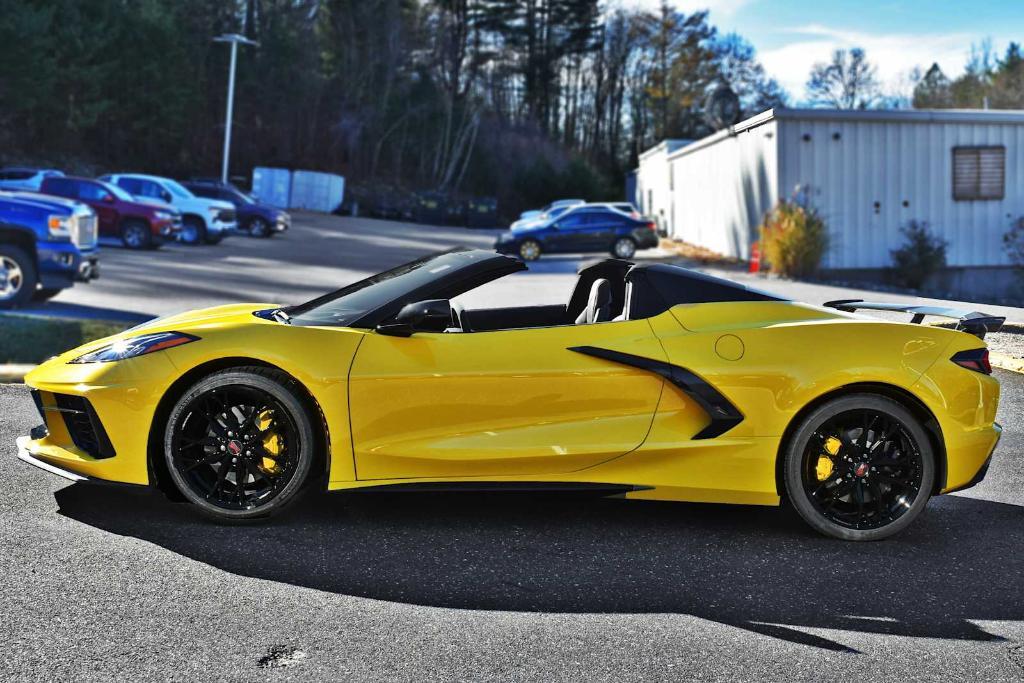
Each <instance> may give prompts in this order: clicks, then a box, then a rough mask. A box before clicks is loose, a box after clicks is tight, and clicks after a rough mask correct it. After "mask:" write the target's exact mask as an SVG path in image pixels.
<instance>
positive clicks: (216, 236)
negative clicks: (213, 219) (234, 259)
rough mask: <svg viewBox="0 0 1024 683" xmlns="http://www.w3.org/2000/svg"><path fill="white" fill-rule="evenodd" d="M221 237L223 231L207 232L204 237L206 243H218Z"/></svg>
mask: <svg viewBox="0 0 1024 683" xmlns="http://www.w3.org/2000/svg"><path fill="white" fill-rule="evenodd" d="M223 239H224V233H223V232H207V233H206V237H205V238H204V240H205V241H206V243H207V244H220V242H221V240H223Z"/></svg>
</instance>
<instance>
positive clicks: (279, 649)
mask: <svg viewBox="0 0 1024 683" xmlns="http://www.w3.org/2000/svg"><path fill="white" fill-rule="evenodd" d="M305 658H306V653H305V652H303V651H302V650H300V649H299V648H297V647H292V646H291V645H273V646H271V647H270V649H269V650H267V654H265V655H263V656H262V657H260V658H259V660H258V661H257V662H256V665H257V666H258V667H260V668H261V669H286V668H288V667H291V666H295V665H296V664H299V663H300V662H301V661H302V660H304V659H305Z"/></svg>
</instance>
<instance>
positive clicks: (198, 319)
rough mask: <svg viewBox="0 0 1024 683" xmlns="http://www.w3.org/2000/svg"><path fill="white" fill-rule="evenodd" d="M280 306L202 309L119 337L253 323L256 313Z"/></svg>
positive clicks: (143, 325)
mask: <svg viewBox="0 0 1024 683" xmlns="http://www.w3.org/2000/svg"><path fill="white" fill-rule="evenodd" d="M280 306H281V304H270V303H264V304H227V305H224V306H213V307H211V308H200V309H197V310H194V311H185V312H183V313H175V314H173V315H165V316H163V317H160V318H155V319H153V320H149V321H146V322H144V323H141V324H139V325H136V326H135V327H132V328H130V329H128V330H125V331H124V332H122V333H121V334H120V335H118V336H127V337H133V336H137V335H140V334H150V333H152V332H170V331H174V332H186V331H195V330H198V329H201V328H203V327H206V326H209V325H218V326H221V325H225V324H233V323H251V322H252V321H253V319H254V316H253V313H254V312H256V311H263V310H266V309H268V308H271V309H272V308H279V307H280Z"/></svg>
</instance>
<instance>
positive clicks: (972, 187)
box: [953, 146, 1006, 201]
mask: <svg viewBox="0 0 1024 683" xmlns="http://www.w3.org/2000/svg"><path fill="white" fill-rule="evenodd" d="M1005 186H1006V148H1005V147H1002V146H998V147H954V148H953V199H954V200H956V201H972V200H983V199H1002V198H1003V196H1004V192H1005Z"/></svg>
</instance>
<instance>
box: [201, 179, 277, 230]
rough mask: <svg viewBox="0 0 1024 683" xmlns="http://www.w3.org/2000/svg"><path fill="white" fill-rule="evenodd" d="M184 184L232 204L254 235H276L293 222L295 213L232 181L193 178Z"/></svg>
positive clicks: (243, 226) (241, 226) (241, 223)
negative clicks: (267, 202) (278, 206)
mask: <svg viewBox="0 0 1024 683" xmlns="http://www.w3.org/2000/svg"><path fill="white" fill-rule="evenodd" d="M182 185H184V186H185V188H186V189H187V190H188V191H189V192H191V193H192V194H194V195H196V196H197V197H205V198H206V199H221V200H224V201H226V202H230V203H231V204H233V205H234V207H235V215H236V217H237V221H238V227H239V229H241V230H244V231H246V232H248V233H249V234H250V235H252V236H253V237H273V236H274V235H275V234H276V233H279V232H284V231H285V230H287V229H288V228H290V227H291V225H292V217H291V216H290V215H289V214H288V212H287V211H283V210H281V209H278V208H276V207H273V206H271V205H270V204H264V203H263V202H261V201H259V200H258V199H256V198H255V197H253V196H251V195H248V194H246V193H245V192H242V191H241V190H239V189H238V188H237V187H235V186H234V185H232V184H230V183H227V184H224V183H221V182H219V181H208V180H193V181H189V182H187V183H182Z"/></svg>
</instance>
